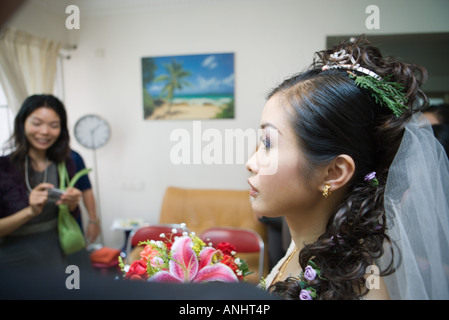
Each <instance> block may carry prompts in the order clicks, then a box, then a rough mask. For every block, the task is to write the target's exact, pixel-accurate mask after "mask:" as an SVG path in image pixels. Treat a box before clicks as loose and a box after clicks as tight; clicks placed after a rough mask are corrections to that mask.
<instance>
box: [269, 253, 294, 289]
mask: <svg viewBox="0 0 449 320" xmlns="http://www.w3.org/2000/svg"><path fill="white" fill-rule="evenodd" d="M296 252H298V248H296V247H295V250H293V252H292V253H291V254H290V256H289V257H288V258H287V260H286V261H285V262H284V263H283V264H282V267H281V269H280V270H279V273H278V274H277V276H276V278H275V279H274V281H273V283H276V282H278V281H279V280H280V279H281V278H282V275H283V274H284V271H285V269H286V268H287V266H288V264H289V263H290V260H292V259H293V257H294V256H295V254H296Z"/></svg>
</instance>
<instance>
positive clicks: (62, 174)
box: [58, 162, 92, 190]
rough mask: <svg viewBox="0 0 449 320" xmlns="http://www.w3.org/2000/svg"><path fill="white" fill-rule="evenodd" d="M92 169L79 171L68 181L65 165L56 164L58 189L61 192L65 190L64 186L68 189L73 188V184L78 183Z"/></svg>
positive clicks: (62, 163)
mask: <svg viewBox="0 0 449 320" xmlns="http://www.w3.org/2000/svg"><path fill="white" fill-rule="evenodd" d="M91 171H92V169H88V168H84V169H82V170H80V171H78V172H77V173H76V174H75V175H74V176H73V178H72V180H70V178H69V173H68V172H67V167H66V165H65V163H64V162H61V163H59V164H58V173H59V189H61V190H65V188H66V185H67V186H68V187H72V188H73V187H74V186H75V184H76V183H77V182H78V180H79V179H80V178H81V177H82V176H84V175H86V174H88V173H89V172H91Z"/></svg>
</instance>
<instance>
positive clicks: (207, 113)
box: [146, 103, 222, 120]
mask: <svg viewBox="0 0 449 320" xmlns="http://www.w3.org/2000/svg"><path fill="white" fill-rule="evenodd" d="M221 110H222V108H221V107H220V106H217V105H213V104H204V105H200V104H189V103H175V104H173V105H172V106H171V109H170V112H169V105H168V103H164V104H163V105H162V106H160V107H157V108H156V109H155V110H154V112H153V114H152V115H151V116H149V117H147V118H146V119H147V120H158V119H160V120H165V119H213V118H215V117H216V115H217V114H218V113H219V112H220V111H221Z"/></svg>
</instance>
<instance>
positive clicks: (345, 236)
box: [246, 36, 449, 300]
mask: <svg viewBox="0 0 449 320" xmlns="http://www.w3.org/2000/svg"><path fill="white" fill-rule="evenodd" d="M425 79H426V71H425V69H424V68H422V67H420V66H417V65H413V64H408V63H404V62H401V61H399V60H397V59H396V58H394V57H384V56H382V54H381V52H380V50H379V49H378V48H376V47H374V46H373V45H371V44H370V42H369V41H368V40H367V39H366V37H365V36H360V37H357V38H352V39H350V40H349V41H344V42H342V43H340V44H339V45H337V46H336V47H334V48H332V49H329V50H324V51H320V52H317V53H316V55H315V58H314V61H313V63H312V65H311V67H310V68H309V69H307V70H306V71H304V72H301V73H298V74H295V75H293V76H292V77H290V78H288V79H286V80H285V81H283V82H282V83H281V84H280V85H279V86H277V87H276V88H274V89H273V90H272V91H271V92H270V93H269V94H268V97H267V101H266V104H265V106H264V109H263V112H262V116H261V128H262V129H263V137H262V139H261V143H260V145H259V146H258V149H257V151H256V153H255V154H254V155H253V156H252V157H251V158H250V159H249V160H248V162H247V165H246V166H247V169H248V170H249V171H250V173H251V176H250V178H249V179H248V182H249V184H250V188H251V191H250V194H251V198H252V207H253V210H254V212H255V214H257V215H258V216H265V217H279V216H284V217H285V219H286V221H287V224H288V226H289V230H290V233H291V236H292V242H291V245H290V248H289V249H288V251H287V253H286V255H285V257H284V258H283V259H281V260H280V261H279V262H278V264H277V265H276V266H275V267H274V268H273V270H272V271H271V272H270V274H269V275H268V276H267V278H266V279H265V286H266V288H267V289H268V290H269V291H270V292H272V293H274V294H277V295H279V296H281V297H282V298H285V299H301V300H309V299H389V298H391V299H448V298H449V279H448V277H449V276H448V275H449V272H448V270H449V209H448V208H449V200H448V195H447V194H446V192H447V190H449V164H448V160H447V157H446V156H445V154H444V150H443V149H442V147H441V145H440V144H439V143H438V142H437V141H436V139H435V138H434V136H433V133H432V130H431V127H430V124H429V123H428V122H426V120H425V118H424V117H423V116H422V114H421V111H422V110H423V108H425V107H426V105H427V101H428V100H427V97H426V95H425V93H424V92H423V90H422V88H421V86H422V84H423V82H424V81H425ZM267 159H268V160H269V161H272V162H273V161H274V162H276V168H277V170H276V172H272V171H270V172H264V170H265V166H264V165H262V164H263V163H265V162H266V160H267ZM272 167H273V166H271V168H272ZM372 276H376V277H377V278H376V279H375V281H372V280H373V278H372ZM368 279H369V280H370V281H368Z"/></svg>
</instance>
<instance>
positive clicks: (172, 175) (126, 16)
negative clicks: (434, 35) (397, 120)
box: [21, 0, 449, 247]
mask: <svg viewBox="0 0 449 320" xmlns="http://www.w3.org/2000/svg"><path fill="white" fill-rule="evenodd" d="M47 2H48V1H47ZM141 2H142V1H140V3H141ZM186 2H187V3H188V4H186ZM169 3H171V4H166V5H164V4H163V3H162V2H158V4H157V5H155V6H154V7H153V8H150V9H145V8H144V7H141V8H139V10H129V11H127V10H125V11H124V12H113V11H111V10H107V9H110V8H105V11H104V12H103V13H101V14H93V13H92V12H86V11H83V6H81V4H82V3H80V9H81V29H80V30H78V31H74V30H72V31H70V30H64V32H65V37H66V39H67V41H76V42H77V43H76V44H77V45H78V49H77V50H76V51H74V52H73V53H72V55H71V59H70V60H66V61H65V63H64V75H65V90H66V96H65V103H66V107H67V109H68V113H69V119H70V125H71V128H73V125H74V123H75V122H76V120H77V119H78V118H80V117H81V116H83V115H84V114H87V113H96V114H99V115H101V116H102V117H104V118H105V119H107V121H108V122H109V123H110V125H111V127H112V138H111V140H110V141H109V143H108V144H107V145H106V146H104V147H103V148H101V149H99V150H98V151H97V158H98V171H97V174H98V177H99V190H100V195H99V196H100V201H101V215H102V227H103V230H104V239H105V244H106V245H108V246H113V247H119V246H120V245H121V242H122V239H123V238H122V234H121V233H119V232H111V231H110V226H111V224H112V221H113V219H115V218H143V219H145V220H147V221H150V222H153V221H157V220H158V215H159V210H160V206H161V201H162V197H163V195H164V192H165V189H166V188H167V186H179V187H187V188H215V189H247V183H246V179H247V177H248V176H249V175H248V173H247V172H246V170H245V168H244V165H237V164H235V165H173V164H172V163H171V162H170V157H169V154H170V149H171V147H172V146H173V145H174V142H170V140H169V138H170V133H171V132H172V131H173V130H174V129H176V128H185V129H187V130H189V131H190V132H191V131H192V121H167V120H165V121H162V120H160V121H145V120H143V118H142V84H141V70H140V59H141V58H142V57H149V56H161V55H182V54H203V53H220V52H234V53H235V85H236V87H235V107H236V118H235V119H233V120H208V121H202V123H201V125H202V129H203V130H205V129H207V128H217V129H219V130H221V132H224V130H225V129H233V128H241V129H247V128H254V129H256V128H257V127H258V125H259V119H260V113H261V110H262V108H263V104H264V97H265V95H266V93H267V91H268V90H269V89H270V88H272V87H273V86H274V85H275V84H277V83H278V82H279V81H281V80H282V79H284V78H285V77H287V76H289V75H290V74H292V73H294V72H297V71H300V70H302V69H304V68H305V67H307V66H308V65H309V64H310V62H311V59H312V56H313V53H314V52H315V51H317V50H321V49H324V46H325V39H326V36H328V35H339V34H359V33H367V34H370V33H378V34H391V33H416V32H448V31H449V21H448V19H447V13H448V12H449V2H448V1H445V0H441V1H436V0H432V1H421V0H413V1H412V0H396V1H387V0H383V1H373V0H366V1H359V0H345V1H333V0H322V1H305V0H304V1H302V0H245V1H243V0H226V1H213V0H204V1H200V0H194V1H184V2H179V1H174V2H169ZM72 4H76V1H72ZM371 4H375V5H377V6H378V7H379V9H380V29H379V30H367V29H366V26H365V19H366V18H367V16H368V15H367V14H366V13H365V9H366V7H367V6H368V5H371ZM34 14H35V15H36V13H34ZM62 14H63V16H64V12H62ZM64 17H65V16H64ZM21 21H22V23H23V21H24V19H22V20H21ZM54 22H55V23H59V24H60V23H61V22H60V21H54ZM23 26H24V27H25V28H26V27H27V24H26V23H23ZM28 27H29V26H28ZM60 28H63V26H61V27H60ZM37 30H39V28H38V29H37ZM34 31H35V32H36V29H35V28H34ZM42 32H46V30H43V31H42ZM74 39H75V40H74ZM73 140H74V139H73ZM72 146H73V148H74V149H76V150H78V151H79V152H80V153H81V154H82V155H83V157H84V159H85V161H86V163H87V164H88V166H93V154H92V152H91V151H89V150H87V149H85V148H83V147H81V146H80V145H78V144H77V143H76V141H74V142H73V144H72ZM254 147H255V146H254ZM91 177H92V179H93V176H92V175H91ZM133 187H135V188H136V189H137V190H129V189H130V188H131V189H132V188H133ZM237 218H238V217H236V219H237Z"/></svg>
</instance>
